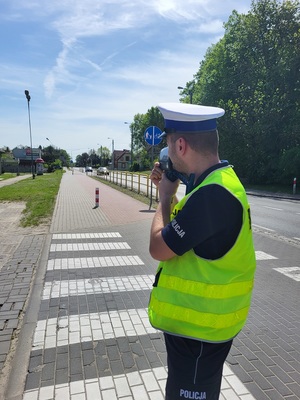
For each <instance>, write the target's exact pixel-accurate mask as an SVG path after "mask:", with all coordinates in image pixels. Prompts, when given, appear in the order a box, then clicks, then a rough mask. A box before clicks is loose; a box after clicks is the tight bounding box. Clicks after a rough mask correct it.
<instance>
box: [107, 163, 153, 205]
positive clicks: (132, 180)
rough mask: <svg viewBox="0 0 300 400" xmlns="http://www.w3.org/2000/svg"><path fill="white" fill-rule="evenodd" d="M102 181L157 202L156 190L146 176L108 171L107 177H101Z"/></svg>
mask: <svg viewBox="0 0 300 400" xmlns="http://www.w3.org/2000/svg"><path fill="white" fill-rule="evenodd" d="M102 178H103V179H105V180H107V181H109V182H112V183H114V184H116V185H118V186H121V187H124V188H126V189H129V190H132V191H134V192H137V193H138V194H141V193H142V194H144V195H145V196H146V197H149V198H150V201H152V200H153V199H154V200H155V201H158V189H157V187H156V186H155V185H154V184H153V183H152V181H151V179H150V178H149V175H148V174H135V173H132V172H127V171H117V170H113V171H109V175H103V177H102Z"/></svg>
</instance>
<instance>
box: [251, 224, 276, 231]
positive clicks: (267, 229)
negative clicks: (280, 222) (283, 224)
mask: <svg viewBox="0 0 300 400" xmlns="http://www.w3.org/2000/svg"><path fill="white" fill-rule="evenodd" d="M252 226H254V227H255V228H259V229H264V230H265V231H270V232H275V231H274V230H273V229H269V228H265V227H264V226H260V225H256V224H252Z"/></svg>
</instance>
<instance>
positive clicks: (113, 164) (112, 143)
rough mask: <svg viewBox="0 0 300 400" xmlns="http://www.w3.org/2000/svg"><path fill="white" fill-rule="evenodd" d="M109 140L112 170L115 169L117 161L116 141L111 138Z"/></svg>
mask: <svg viewBox="0 0 300 400" xmlns="http://www.w3.org/2000/svg"><path fill="white" fill-rule="evenodd" d="M107 139H111V163H112V169H115V159H114V158H115V157H114V151H115V141H114V139H112V138H110V137H108V138H107Z"/></svg>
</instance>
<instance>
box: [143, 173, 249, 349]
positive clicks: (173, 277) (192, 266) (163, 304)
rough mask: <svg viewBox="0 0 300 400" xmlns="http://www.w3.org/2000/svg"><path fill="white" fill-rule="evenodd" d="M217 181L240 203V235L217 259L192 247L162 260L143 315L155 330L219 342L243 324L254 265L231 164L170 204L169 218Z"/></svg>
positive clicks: (238, 185)
mask: <svg viewBox="0 0 300 400" xmlns="http://www.w3.org/2000/svg"><path fill="white" fill-rule="evenodd" d="M210 184H217V185H220V186H222V187H224V188H225V189H226V190H228V191H229V192H230V193H232V194H233V196H235V197H236V198H237V199H238V200H239V201H240V203H241V205H242V207H243V221H242V227H241V230H240V233H239V235H238V237H237V239H236V242H235V243H234V245H233V247H232V248H231V249H230V250H229V251H228V252H227V253H226V254H225V255H223V256H222V257H221V258H219V259H217V260H207V259H204V258H201V257H199V256H197V255H196V254H195V252H194V250H193V249H191V250H189V251H187V252H186V253H185V254H183V255H182V256H175V257H173V258H172V259H170V260H167V261H161V262H160V263H159V266H158V269H157V276H156V281H155V287H153V290H152V292H151V296H150V301H149V307H148V314H149V319H150V323H151V325H152V326H153V327H154V328H157V329H159V330H162V331H164V332H168V333H171V334H175V335H179V336H184V337H188V338H192V339H198V340H204V341H210V342H222V341H227V340H230V339H232V338H233V337H234V336H236V335H237V334H238V332H239V331H240V330H241V329H242V327H243V326H244V324H245V322H246V319H247V315H248V312H249V307H250V302H251V295H252V290H253V285H254V273H255V267H256V261H255V252H254V246H253V238H252V230H251V220H250V207H249V204H248V201H247V197H246V193H245V190H244V188H243V186H242V184H241V182H240V181H239V179H238V177H237V176H236V174H235V172H234V171H233V169H232V167H231V166H226V167H223V168H220V169H216V170H214V171H213V172H212V173H210V174H209V175H208V176H207V177H206V178H205V179H204V181H203V182H202V183H201V184H200V185H199V186H197V187H196V188H195V189H194V190H193V191H192V192H191V193H189V194H188V195H186V196H185V197H184V198H183V199H182V200H181V201H179V202H178V204H177V205H176V206H175V208H174V210H173V212H172V215H171V220H172V219H173V218H174V216H175V215H177V214H178V211H180V210H181V209H182V208H183V207H184V205H185V203H186V201H187V200H188V198H189V196H191V195H192V194H193V193H194V192H195V191H197V190H198V189H199V188H201V187H203V186H205V185H210Z"/></svg>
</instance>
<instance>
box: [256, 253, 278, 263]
mask: <svg viewBox="0 0 300 400" xmlns="http://www.w3.org/2000/svg"><path fill="white" fill-rule="evenodd" d="M255 256H256V260H257V261H262V260H278V258H277V257H274V256H271V255H270V254H267V253H265V252H264V251H256V252H255Z"/></svg>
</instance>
